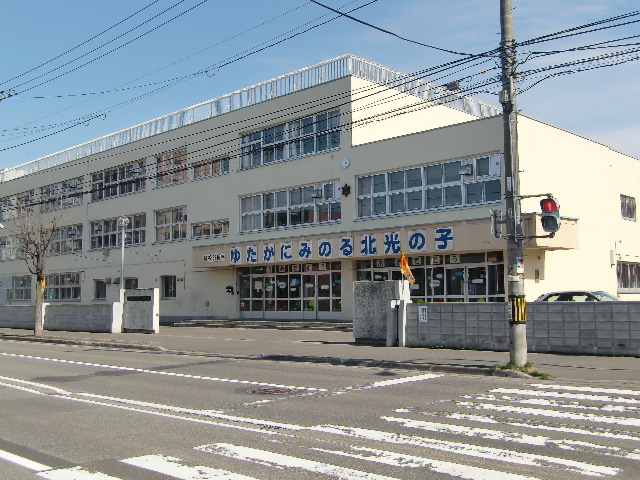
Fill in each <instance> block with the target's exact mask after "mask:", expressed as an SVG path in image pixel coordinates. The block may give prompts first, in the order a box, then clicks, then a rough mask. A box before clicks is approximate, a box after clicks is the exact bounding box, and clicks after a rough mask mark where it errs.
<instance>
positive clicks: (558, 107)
mask: <svg viewBox="0 0 640 480" xmlns="http://www.w3.org/2000/svg"><path fill="white" fill-rule="evenodd" d="M512 1H513V5H514V7H515V8H514V11H513V17H514V30H515V37H516V40H517V41H524V40H529V39H532V38H536V37H540V36H543V35H547V34H551V33H555V32H558V31H561V30H565V29H569V28H572V27H576V26H581V25H585V24H589V23H593V22H598V21H600V20H603V19H608V18H611V17H614V16H618V15H622V14H626V13H629V12H633V11H634V10H638V3H637V1H631V0H601V1H595V0H594V1H590V0H562V1H558V0H535V1H531V0H512ZM322 3H325V4H326V5H330V6H331V7H333V8H337V9H341V10H343V11H347V10H351V9H354V8H357V7H362V8H360V9H358V10H356V11H354V12H352V15H353V16H355V17H358V18H359V19H362V20H364V21H366V22H369V23H371V24H374V25H377V26H379V27H381V28H384V29H386V30H389V31H392V32H394V33H396V34H397V35H399V36H402V37H405V38H407V39H410V40H414V41H416V42H420V43H424V44H428V45H432V46H436V47H439V48H442V49H447V50H452V51H457V52H463V53H481V52H485V51H488V50H491V49H493V48H496V47H497V46H498V44H499V41H500V24H499V20H500V16H499V3H500V2H499V0H493V1H490V0H457V1H455V2H441V1H435V0H377V1H373V2H371V0H325V1H324V2H322ZM145 7H147V8H145ZM170 7H173V8H170ZM141 9H144V10H142V11H141V12H140V13H137V14H136V15H133V14H134V13H136V12H137V11H139V10H141ZM167 9H169V10H168V11H166V12H165V13H162V12H163V11H165V10H167ZM189 9H191V10H189ZM187 10H189V11H187ZM132 15H133V16H132ZM156 15H157V17H156V18H154V19H152V17H154V16H156ZM178 15H179V16H178ZM130 16H131V18H129V19H127V17H130ZM176 16H178V17H177V18H175V19H173V20H172V18H173V17H176ZM335 16H336V15H335V14H332V13H331V12H329V11H328V10H326V9H324V8H322V7H321V6H318V5H316V4H313V3H311V2H308V1H307V0H272V1H264V0H236V1H234V2H223V1H220V0H204V1H203V0H182V1H181V0H156V1H155V2H154V1H153V0H90V1H87V0H82V1H81V0H59V1H53V0H30V1H28V2H5V4H4V5H3V14H2V17H1V18H0V41H1V43H2V45H3V55H2V68H1V69H0V91H3V90H4V91H9V92H10V93H11V94H12V95H13V96H11V97H10V98H5V99H4V100H2V101H0V168H7V167H12V166H16V165H19V164H22V163H25V162H28V161H31V160H35V159H36V158H39V157H42V156H45V155H48V154H51V153H54V152H57V151H60V150H64V149H66V148H69V147H71V146H74V145H77V144H80V143H84V142H86V141H89V140H92V139H94V138H98V137H101V136H103V135H106V134H109V133H112V132H115V131H118V130H121V129H123V128H126V127H129V126H132V125H135V124H138V123H141V122H144V121H146V120H150V119H152V118H155V117H159V116H162V115H165V114H168V113H171V112H173V111H176V110H179V109H182V108H184V107H187V106H190V105H193V104H196V103H200V102H202V101H205V100H208V99H211V98H214V97H217V96H220V95H223V94H225V93H229V92H232V91H234V90H238V89H240V88H243V87H246V86H250V85H252V84H255V83H258V82H261V81H263V80H267V79H270V78H273V77H276V76H279V75H282V74H285V73H289V72H291V71H294V70H297V69H299V68H303V67H306V66H308V65H312V64H315V63H318V62H321V61H324V60H327V59H330V58H333V57H337V56H339V55H342V54H344V53H352V54H354V55H358V56H360V57H364V58H366V59H368V60H371V61H374V62H377V63H380V64H383V65H385V66H388V67H391V68H394V69H397V70H400V71H403V72H406V73H413V72H418V71H421V70H425V69H428V68H430V67H434V66H437V65H441V64H445V63H448V62H451V61H453V60H457V59H460V58H465V57H463V56H460V55H455V54H452V53H446V52H442V51H440V50H436V49H433V48H428V47H425V46H421V45H418V44H416V43H412V42H408V41H405V40H402V39H399V38H397V37H394V36H392V35H389V34H386V33H383V32H380V31H377V30H374V29H372V28H370V27H367V26H365V25H362V24H359V23H356V22H354V21H353V20H350V19H347V18H344V17H342V18H337V19H334V20H331V21H330V22H328V23H327V24H325V25H321V26H318V27H316V28H313V29H311V30H310V31H308V32H305V33H300V32H301V31H302V30H304V29H306V28H309V27H311V26H314V25H317V24H319V23H320V22H321V21H326V20H330V19H332V18H333V17H335ZM321 17H322V18H321ZM125 19H127V20H125ZM638 20H640V16H633V17H629V18H626V19H625V20H620V21H618V22H613V23H606V24H601V25H600V27H602V26H610V25H615V24H618V23H623V22H634V21H638ZM120 22H121V23H120ZM143 22H147V23H144V25H142V26H139V25H140V24H142V23H143ZM165 22H166V23H165ZM163 23H165V24H164V25H162V24H163ZM138 26H139V27H138ZM111 27H113V28H111ZM134 27H138V28H135V29H134ZM130 29H134V30H133V31H131V32H130V33H127V32H128V31H129V30H130ZM105 30H106V32H105V33H102V34H101V35H98V34H100V33H101V32H104V31H105ZM147 32H148V33H147ZM294 33H299V34H298V35H297V36H295V37H293V38H291V39H287V40H285V38H286V37H289V36H291V35H293V34H294ZM96 35H98V36H97V37H96V38H93V37H95V36H96ZM635 35H640V22H638V23H629V24H627V25H625V26H620V27H616V28H607V29H603V30H599V31H594V32H591V33H588V34H584V35H574V36H571V37H567V38H564V39H558V40H554V41H548V42H543V43H536V44H532V45H527V46H523V47H521V48H520V50H519V57H518V58H519V61H520V62H521V64H520V65H519V68H518V69H519V71H528V70H531V69H533V68H540V67H545V66H552V65H557V64H560V63H562V62H565V61H571V60H575V59H578V58H586V57H593V56H597V55H602V54H606V53H611V52H614V51H621V50H624V49H634V48H637V46H634V45H630V44H633V43H637V42H640V38H627V39H625V40H620V41H618V42H614V44H626V45H629V46H628V47H620V48H618V49H611V48H606V49H597V50H587V51H580V52H564V53H558V54H554V55H547V56H542V57H537V56H536V54H533V53H531V52H540V51H552V50H553V51H558V50H564V49H567V48H575V47H579V46H585V45H591V44H596V43H599V42H609V41H612V40H616V39H623V38H626V37H632V36H635ZM117 37H119V38H117ZM136 37H139V38H136ZM281 40H282V41H281ZM278 41H281V42H280V43H278V44H277V45H275V46H272V47H269V48H264V49H263V50H261V51H259V52H257V53H254V54H251V55H249V56H247V57H246V58H242V59H239V60H237V61H234V62H231V63H228V64H227V65H225V66H223V67H221V68H219V65H221V64H223V63H227V61H228V60H230V59H237V58H238V57H240V56H243V55H246V54H248V53H250V52H252V51H255V50H257V49H260V48H263V47H266V46H267V45H269V44H271V43H275V42H278ZM107 42H109V43H107ZM128 42H129V43H128ZM105 43H107V45H104V46H103V44H105ZM74 47H77V48H74ZM635 55H636V56H637V55H638V54H637V53H636V54H635ZM79 57H80V58H79ZM619 58H633V57H619ZM65 64H67V65H65ZM590 65H591V66H593V65H594V64H590ZM600 65H603V63H602V62H601V63H600ZM497 66H498V64H497V63H496V62H495V60H491V59H490V60H489V61H488V62H487V63H485V64H476V65H472V66H470V67H469V68H468V69H467V70H455V69H449V70H447V71H446V72H444V73H441V74H433V75H432V76H429V77H427V78H426V79H427V80H430V81H433V82H435V83H440V84H444V83H447V82H450V81H452V80H457V79H464V80H463V82H462V85H463V87H465V88H467V87H469V88H471V87H473V86H474V85H476V84H477V82H479V81H482V80H486V79H488V78H491V77H494V76H496V75H497V74H498V70H497ZM205 70H207V73H200V74H198V72H203V71H205ZM485 70H486V72H487V73H484V74H483V73H481V72H482V71H485ZM553 71H554V72H555V71H556V70H553ZM548 73H551V71H550V72H547V73H540V74H537V75H534V76H530V77H528V78H527V79H524V80H523V81H522V83H521V85H520V86H521V88H522V89H523V90H525V89H526V91H523V92H522V93H521V94H520V95H519V97H518V107H519V109H520V111H521V113H523V114H524V115H528V116H531V117H533V118H536V119H538V120H541V121H544V122H546V123H549V124H551V125H555V126H558V127H560V128H563V129H566V130H569V131H571V132H574V133H577V134H579V135H582V136H585V137H588V138H591V139H593V140H596V141H598V142H601V143H604V144H606V145H609V146H610V147H612V148H613V149H615V150H618V151H620V152H623V153H626V154H628V155H632V156H634V157H636V158H640V142H639V141H638V138H640V116H639V115H638V111H639V110H640V95H638V94H637V92H636V88H637V87H636V84H637V79H638V78H639V77H640V75H639V74H640V61H638V60H635V61H630V62H627V63H623V64H621V65H617V66H607V67H604V68H597V69H591V70H589V71H584V72H579V73H574V74H570V75H569V74H566V75H561V76H554V77H551V78H548V79H545V80H543V81H541V82H539V83H537V84H536V85H533V84H534V83H535V82H537V81H538V80H541V79H542V78H543V77H544V76H546V75H547V74H548ZM54 77H58V78H54ZM183 77H184V78H183ZM176 78H183V80H182V81H180V82H178V83H177V84H176V85H174V86H171V87H167V88H164V89H162V90H160V91H159V92H156V93H153V92H154V90H157V89H158V87H160V86H166V85H167V84H168V81H170V80H172V79H176ZM532 85H533V86H532ZM529 87H530V88H529ZM488 90H489V93H477V94H475V95H474V96H476V97H478V98H481V99H482V100H484V101H486V102H489V103H492V104H495V105H499V104H498V99H497V95H496V92H497V91H498V90H499V88H498V86H496V85H494V86H492V87H489V88H488ZM100 92H103V93H100ZM36 97H42V98H36ZM137 97H142V98H137ZM88 118H89V119H91V120H89V121H84V120H85V119H88Z"/></svg>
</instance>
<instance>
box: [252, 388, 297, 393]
mask: <svg viewBox="0 0 640 480" xmlns="http://www.w3.org/2000/svg"><path fill="white" fill-rule="evenodd" d="M295 392H296V390H295V389H294V388H283V387H264V388H255V389H253V390H249V393H255V394H257V395H284V394H287V393H295Z"/></svg>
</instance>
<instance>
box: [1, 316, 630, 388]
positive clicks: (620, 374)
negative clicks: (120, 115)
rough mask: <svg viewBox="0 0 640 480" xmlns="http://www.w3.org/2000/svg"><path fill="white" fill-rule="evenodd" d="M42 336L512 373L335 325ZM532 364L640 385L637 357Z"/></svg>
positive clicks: (486, 354)
mask: <svg viewBox="0 0 640 480" xmlns="http://www.w3.org/2000/svg"><path fill="white" fill-rule="evenodd" d="M44 335H45V336H44V338H43V339H42V340H44V341H49V342H78V343H89V344H92V343H93V344H100V345H118V346H129V347H130V348H138V349H162V350H169V351H177V352H200V353H206V354H213V355H227V356H237V357H245V358H252V359H269V360H272V361H278V360H281V361H300V362H315V363H331V364H340V365H359V366H367V365H369V366H393V367H394V368H405V369H414V370H420V371H437V372H451V373H468V374H481V375H516V373H515V372H508V371H502V370H495V367H496V366H504V365H506V364H507V363H508V362H509V352H494V351H479V350H454V349H433V348H400V347H386V346H375V345H362V344H358V343H356V342H355V341H354V338H353V334H352V332H350V331H343V330H337V329H329V330H321V329H279V328H205V327H168V326H163V327H160V332H159V333H157V334H144V333H115V334H114V333H86V332H52V331H45V334H44ZM2 339H5V340H9V339H19V340H24V341H34V338H33V332H32V331H30V330H14V329H0V340H2ZM528 360H529V362H530V363H531V364H532V365H533V367H534V369H535V370H537V371H539V372H541V373H544V374H548V375H551V376H552V377H553V378H557V379H567V380H586V381H610V382H622V383H628V382H631V383H636V382H637V383H638V384H640V358H637V357H611V356H597V355H556V354H539V353H529V355H528Z"/></svg>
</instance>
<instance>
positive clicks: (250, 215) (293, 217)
mask: <svg viewBox="0 0 640 480" xmlns="http://www.w3.org/2000/svg"><path fill="white" fill-rule="evenodd" d="M240 208H241V213H242V231H243V232H248V231H255V230H267V229H274V228H283V227H294V226H298V225H314V224H321V223H326V222H330V221H337V220H340V219H341V218H342V211H341V205H340V183H339V182H327V183H323V184H321V185H307V186H304V187H296V188H290V189H288V190H278V191H274V192H267V193H261V194H258V195H250V196H246V197H242V198H241V199H240Z"/></svg>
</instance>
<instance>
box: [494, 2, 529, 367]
mask: <svg viewBox="0 0 640 480" xmlns="http://www.w3.org/2000/svg"><path fill="white" fill-rule="evenodd" d="M511 10H512V7H511V0H500V27H501V42H500V47H501V49H500V51H501V57H502V91H501V92H500V103H501V104H502V119H503V131H504V174H505V207H506V210H507V213H506V222H505V223H506V234H507V259H506V266H507V298H508V301H509V303H510V304H511V315H510V318H509V339H510V347H509V359H510V363H512V364H513V365H515V366H518V367H522V366H524V365H525V364H526V363H527V310H526V302H525V298H524V256H523V253H522V224H521V219H520V197H519V193H520V185H519V183H520V182H519V171H518V169H519V165H518V163H519V162H518V131H517V109H516V88H515V71H516V68H515V67H516V51H515V39H514V35H513V21H512V15H511Z"/></svg>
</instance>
